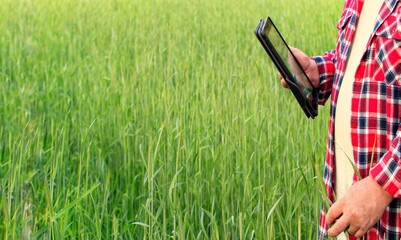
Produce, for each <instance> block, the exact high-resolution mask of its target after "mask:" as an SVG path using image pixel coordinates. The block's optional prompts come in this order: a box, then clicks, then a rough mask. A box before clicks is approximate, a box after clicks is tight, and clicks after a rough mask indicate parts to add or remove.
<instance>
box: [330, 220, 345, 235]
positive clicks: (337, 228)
mask: <svg viewBox="0 0 401 240" xmlns="http://www.w3.org/2000/svg"><path fill="white" fill-rule="evenodd" d="M348 226H349V221H348V219H347V218H346V217H340V218H339V219H338V220H337V222H336V223H335V224H334V225H333V226H332V227H331V228H329V231H328V234H329V236H330V237H336V236H337V235H339V234H340V233H342V232H344V231H345V230H346V229H347V228H348Z"/></svg>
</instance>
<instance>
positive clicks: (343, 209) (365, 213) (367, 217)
mask: <svg viewBox="0 0 401 240" xmlns="http://www.w3.org/2000/svg"><path fill="white" fill-rule="evenodd" d="M392 200H393V197H392V196H391V195H390V194H389V193H388V192H387V191H386V190H384V189H383V188H382V187H381V186H380V185H379V184H378V183H376V181H375V180H374V179H373V178H372V177H371V176H368V177H366V178H364V179H362V180H361V181H359V182H356V183H355V184H354V185H352V186H351V187H350V188H349V189H348V191H347V192H346V193H345V195H344V197H342V198H341V199H339V200H338V201H337V202H335V203H334V204H333V205H332V206H331V207H330V209H329V211H328V212H327V215H326V223H327V225H329V226H330V225H331V224H332V223H333V222H334V221H335V220H337V221H336V222H335V223H334V225H332V226H331V227H330V229H329V232H328V234H329V236H331V237H335V236H337V235H339V234H340V233H341V232H343V231H345V230H348V233H349V234H351V235H354V236H355V237H362V236H363V235H365V234H366V233H367V232H368V230H369V229H370V228H371V227H372V226H373V225H374V224H375V223H377V221H378V220H379V219H380V217H381V216H382V215H383V212H384V210H385V209H386V207H387V206H388V205H389V204H390V202H391V201H392Z"/></svg>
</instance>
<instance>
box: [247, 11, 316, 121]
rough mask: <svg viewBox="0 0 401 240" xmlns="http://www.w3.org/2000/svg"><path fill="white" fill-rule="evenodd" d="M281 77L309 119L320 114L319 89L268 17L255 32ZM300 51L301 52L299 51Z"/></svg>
mask: <svg viewBox="0 0 401 240" xmlns="http://www.w3.org/2000/svg"><path fill="white" fill-rule="evenodd" d="M254 33H255V35H256V37H257V38H258V39H259V41H260V43H261V44H262V46H263V48H264V49H265V50H266V52H267V54H268V55H269V57H270V58H271V59H272V61H273V63H274V64H275V66H276V68H277V69H278V71H279V72H280V74H281V76H282V77H283V79H284V80H285V82H286V83H287V85H288V87H289V88H290V90H291V92H292V93H293V94H294V96H295V98H296V99H297V101H298V103H299V104H300V106H301V108H302V109H303V111H304V112H305V114H306V116H307V117H311V118H314V117H316V116H317V114H318V108H317V89H316V88H315V87H314V86H313V84H312V82H311V81H310V79H309V78H308V76H307V75H306V73H305V70H304V69H303V68H302V67H301V65H300V63H299V61H298V59H297V58H296V57H295V55H294V53H293V52H292V51H291V49H290V48H289V47H288V45H287V43H286V42H285V41H284V39H283V37H282V36H281V34H280V33H279V31H278V30H277V28H276V26H275V25H274V24H273V22H272V20H271V19H270V18H269V17H268V18H267V19H266V20H261V21H260V23H259V24H258V26H257V27H256V28H255V31H254ZM298 51H299V50H298Z"/></svg>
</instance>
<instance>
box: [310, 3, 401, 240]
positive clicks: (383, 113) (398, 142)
mask: <svg viewBox="0 0 401 240" xmlns="http://www.w3.org/2000/svg"><path fill="white" fill-rule="evenodd" d="M376 1H382V0H376ZM362 5H363V1H362V0H347V1H346V3H345V7H344V11H343V14H342V16H341V18H340V20H339V22H338V25H337V28H338V42H337V46H336V49H335V50H332V51H328V52H326V53H325V54H324V55H322V56H318V57H314V59H315V61H316V62H317V64H318V68H319V74H320V83H321V87H320V91H319V104H324V103H325V102H326V101H327V99H328V98H329V97H330V96H331V110H330V123H329V136H328V142H327V151H326V164H325V171H324V181H325V184H326V188H327V192H328V197H329V198H330V200H332V201H334V189H335V188H334V187H335V179H336V178H335V142H334V141H335V140H334V131H335V124H334V123H335V121H334V118H335V113H336V103H337V98H338V92H339V89H340V86H341V82H342V80H343V77H344V71H345V67H346V63H347V59H348V57H349V53H350V46H351V43H352V39H353V37H354V34H355V28H356V22H357V19H358V18H359V15H360V12H361V10H362ZM400 76H401V3H399V1H398V0H384V4H383V6H382V7H381V10H380V12H379V15H378V18H377V19H376V22H375V27H374V31H373V33H372V35H371V36H370V38H369V41H368V44H367V46H366V51H365V53H364V55H363V57H362V59H361V63H360V64H359V66H358V68H357V71H356V73H355V78H354V82H353V91H352V100H351V119H350V121H351V140H352V145H353V156H354V161H355V165H356V167H357V168H358V170H359V173H360V174H361V176H362V177H366V176H368V175H369V174H371V175H372V176H373V178H374V179H375V180H376V181H377V183H379V184H380V185H381V186H382V187H383V188H384V189H385V190H387V191H388V192H389V193H390V194H391V195H392V196H393V197H394V198H395V199H394V200H393V202H392V203H391V204H390V205H389V206H388V207H387V209H386V210H385V212H384V214H383V216H382V218H381V219H380V221H379V222H378V223H377V224H376V225H375V226H374V227H373V228H372V229H371V230H370V231H369V232H368V233H367V235H366V237H365V239H397V240H398V239H400V238H401V78H400ZM357 180H358V179H357V176H354V181H357ZM366 201H369V199H366ZM361 204H363V203H361ZM326 233H327V225H326V221H325V212H324V211H322V212H321V218H320V228H319V239H324V237H325V236H326ZM351 239H353V238H352V237H351Z"/></svg>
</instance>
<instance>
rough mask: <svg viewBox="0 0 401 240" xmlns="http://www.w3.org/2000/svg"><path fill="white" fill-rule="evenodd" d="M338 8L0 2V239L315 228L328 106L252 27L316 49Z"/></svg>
mask: <svg viewBox="0 0 401 240" xmlns="http://www.w3.org/2000/svg"><path fill="white" fill-rule="evenodd" d="M342 5H343V1H340V0H333V1H320V0H290V1H284V0H263V1H262V0H256V1H241V0H221V1H213V0H206V1H197V0H80V1H78V0H1V4H0V29H1V32H0V84H1V85H0V86H1V88H2V91H1V93H0V136H1V138H0V194H1V197H0V209H1V213H0V238H1V239H314V238H316V236H317V220H318V213H319V210H320V206H321V198H322V192H321V191H320V187H319V184H320V182H319V181H320V180H321V178H320V177H321V172H322V170H323V162H324V153H325V144H326V137H327V122H328V113H329V106H324V107H320V108H319V116H318V117H317V119H315V120H311V119H307V118H306V117H305V115H304V113H303V112H302V110H301V109H300V108H299V106H298V104H297V102H296V101H295V99H294V98H293V96H292V95H291V93H290V92H289V91H288V90H285V89H283V88H282V86H281V84H280V82H279V80H278V77H277V72H276V70H275V68H274V66H273V64H272V62H271V61H270V59H268V57H267V55H266V53H265V52H264V50H263V49H262V47H261V45H260V44H259V42H258V41H257V39H256V37H255V36H254V34H253V30H254V28H255V27H256V25H257V24H258V22H259V20H260V19H261V18H265V17H267V16H271V17H272V19H273V21H274V22H275V23H276V25H277V27H278V28H279V29H280V31H281V32H282V34H283V36H284V37H285V38H286V40H287V42H288V43H289V44H290V45H292V46H296V47H298V48H300V49H302V50H304V51H305V52H306V53H307V54H309V55H317V54H321V53H323V52H324V51H326V50H328V49H332V48H333V47H334V46H335V41H336V34H337V32H336V31H337V29H336V22H337V20H338V18H339V16H340V14H341V8H342Z"/></svg>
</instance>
